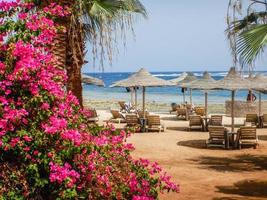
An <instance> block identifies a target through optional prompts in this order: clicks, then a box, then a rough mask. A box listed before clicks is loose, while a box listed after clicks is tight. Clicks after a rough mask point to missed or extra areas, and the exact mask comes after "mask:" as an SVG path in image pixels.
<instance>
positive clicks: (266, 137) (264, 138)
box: [258, 135, 267, 140]
mask: <svg viewBox="0 0 267 200" xmlns="http://www.w3.org/2000/svg"><path fill="white" fill-rule="evenodd" d="M258 138H259V140H267V135H259V136H258Z"/></svg>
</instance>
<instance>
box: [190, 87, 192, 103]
mask: <svg viewBox="0 0 267 200" xmlns="http://www.w3.org/2000/svg"><path fill="white" fill-rule="evenodd" d="M190 104H191V105H192V89H191V88H190Z"/></svg>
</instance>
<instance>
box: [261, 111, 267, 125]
mask: <svg viewBox="0 0 267 200" xmlns="http://www.w3.org/2000/svg"><path fill="white" fill-rule="evenodd" d="M265 127H267V114H263V116H262V128H265Z"/></svg>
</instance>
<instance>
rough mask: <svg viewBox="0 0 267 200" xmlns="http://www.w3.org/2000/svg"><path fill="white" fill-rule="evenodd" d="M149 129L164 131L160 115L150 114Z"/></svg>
mask: <svg viewBox="0 0 267 200" xmlns="http://www.w3.org/2000/svg"><path fill="white" fill-rule="evenodd" d="M146 129H147V131H158V132H161V131H163V132H164V126H163V125H162V124H161V123H160V116H159V115H149V116H148V120H147V128H146Z"/></svg>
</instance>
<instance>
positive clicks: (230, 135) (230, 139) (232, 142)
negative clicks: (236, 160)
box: [225, 131, 238, 149]
mask: <svg viewBox="0 0 267 200" xmlns="http://www.w3.org/2000/svg"><path fill="white" fill-rule="evenodd" d="M237 139H238V136H237V132H228V131H227V132H226V133H225V142H226V149H236V148H237V144H238V141H236V140H237ZM231 147H232V148H231Z"/></svg>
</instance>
